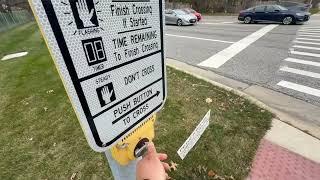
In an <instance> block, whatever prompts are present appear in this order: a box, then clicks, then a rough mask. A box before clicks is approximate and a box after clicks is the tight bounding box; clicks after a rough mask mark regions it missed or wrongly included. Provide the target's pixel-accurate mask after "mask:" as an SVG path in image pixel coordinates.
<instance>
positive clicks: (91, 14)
mask: <svg viewBox="0 0 320 180" xmlns="http://www.w3.org/2000/svg"><path fill="white" fill-rule="evenodd" d="M89 16H90V17H92V16H93V9H91V11H90V14H89Z"/></svg>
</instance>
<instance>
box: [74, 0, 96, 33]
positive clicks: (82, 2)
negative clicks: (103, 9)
mask: <svg viewBox="0 0 320 180" xmlns="http://www.w3.org/2000/svg"><path fill="white" fill-rule="evenodd" d="M76 4H77V9H78V13H79V18H80V19H81V21H82V23H83V26H84V27H91V26H94V24H93V23H92V22H91V18H92V16H93V9H91V11H89V9H88V6H87V1H86V0H78V2H77V3H76Z"/></svg>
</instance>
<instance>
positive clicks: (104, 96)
mask: <svg viewBox="0 0 320 180" xmlns="http://www.w3.org/2000/svg"><path fill="white" fill-rule="evenodd" d="M112 93H113V90H111V92H109V90H108V88H107V87H106V86H104V87H103V88H102V90H101V95H102V99H103V100H104V103H105V104H108V103H110V102H111V96H112Z"/></svg>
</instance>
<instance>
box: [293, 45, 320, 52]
mask: <svg viewBox="0 0 320 180" xmlns="http://www.w3.org/2000/svg"><path fill="white" fill-rule="evenodd" d="M292 47H294V48H301V49H311V50H319V51H320V48H318V47H311V46H300V45H294V46H292Z"/></svg>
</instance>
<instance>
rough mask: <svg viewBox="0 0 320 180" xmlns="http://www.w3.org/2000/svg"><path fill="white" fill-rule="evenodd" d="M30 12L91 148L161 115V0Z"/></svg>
mask: <svg viewBox="0 0 320 180" xmlns="http://www.w3.org/2000/svg"><path fill="white" fill-rule="evenodd" d="M30 5H31V7H32V9H33V12H34V14H35V16H36V19H37V22H38V24H39V26H40V29H41V31H42V33H43V36H44V37H45V39H46V42H47V45H48V48H49V49H50V52H51V55H52V57H53V59H54V62H55V64H56V66H57V69H58V71H59V74H60V76H61V78H62V80H63V82H64V86H65V88H66V90H67V93H68V95H69V98H70V100H71V102H72V104H73V107H74V110H75V112H76V114H77V116H78V119H79V121H80V123H81V125H82V128H83V130H84V133H85V134H86V137H87V140H88V143H89V144H90V146H91V148H92V149H94V150H95V151H99V152H101V151H105V150H106V148H108V147H110V146H111V145H112V144H114V143H115V142H116V141H117V140H120V139H121V138H122V137H124V135H125V134H128V133H129V132H131V131H132V130H134V129H135V127H136V126H137V125H138V124H140V123H142V122H143V121H144V120H146V119H147V118H148V117H150V116H151V114H152V113H155V112H157V111H158V110H160V108H161V107H162V105H163V104H164V101H165V98H166V77H165V62H164V49H163V16H162V12H163V2H162V0H30ZM76 141H77V140H76V139H75V142H76Z"/></svg>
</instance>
